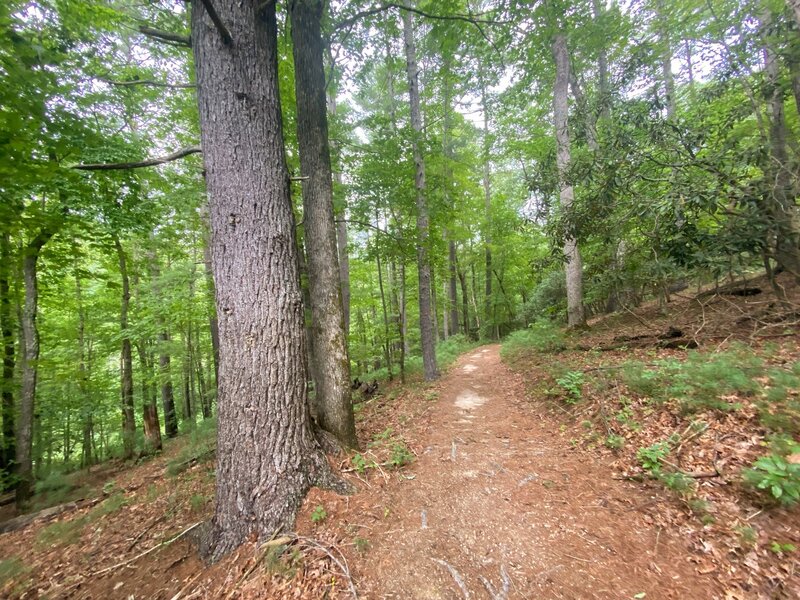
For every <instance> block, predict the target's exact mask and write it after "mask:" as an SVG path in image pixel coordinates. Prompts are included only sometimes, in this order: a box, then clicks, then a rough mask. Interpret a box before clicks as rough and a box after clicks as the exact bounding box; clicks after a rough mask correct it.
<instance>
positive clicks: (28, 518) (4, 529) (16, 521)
mask: <svg viewBox="0 0 800 600" xmlns="http://www.w3.org/2000/svg"><path fill="white" fill-rule="evenodd" d="M101 500H102V498H82V499H81V500H75V501H74V502H66V503H64V504H59V505H57V506H51V507H49V508H44V509H42V510H40V511H38V512H35V513H29V514H27V515H20V516H18V517H14V518H13V519H9V520H8V521H6V522H5V523H2V524H0V533H11V532H12V531H18V530H20V529H23V528H25V527H27V526H28V525H30V524H31V523H33V522H34V521H38V520H40V519H41V520H43V521H50V520H52V519H54V518H55V517H57V516H58V515H60V514H62V513H65V512H70V511H73V510H78V509H80V508H87V507H89V506H94V505H95V504H97V503H99V502H100V501H101Z"/></svg>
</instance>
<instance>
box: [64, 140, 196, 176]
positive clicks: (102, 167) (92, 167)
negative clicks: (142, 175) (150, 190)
mask: <svg viewBox="0 0 800 600" xmlns="http://www.w3.org/2000/svg"><path fill="white" fill-rule="evenodd" d="M198 152H202V149H201V148H200V146H190V147H188V148H183V149H181V150H178V151H177V152H173V153H172V154H167V155H166V156H159V157H157V158H148V159H147V160H143V161H139V162H123V163H93V164H86V165H75V166H74V167H72V168H73V169H78V170H80V171H119V170H125V169H141V168H143V167H155V166H157V165H163V164H164V163H168V162H172V161H174V160H179V159H181V158H183V157H185V156H189V155H190V154H197V153H198Z"/></svg>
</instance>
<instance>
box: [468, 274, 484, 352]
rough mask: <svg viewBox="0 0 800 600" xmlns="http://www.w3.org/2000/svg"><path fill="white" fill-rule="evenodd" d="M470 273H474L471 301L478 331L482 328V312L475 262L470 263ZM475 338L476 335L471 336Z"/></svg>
mask: <svg viewBox="0 0 800 600" xmlns="http://www.w3.org/2000/svg"><path fill="white" fill-rule="evenodd" d="M469 270H470V274H471V275H472V285H471V286H470V294H469V297H470V302H472V313H473V315H474V317H475V328H476V329H477V331H478V332H480V330H481V312H480V311H479V310H478V292H477V283H476V277H475V262H472V263H470V266H469ZM470 337H473V338H474V339H477V338H475V336H470Z"/></svg>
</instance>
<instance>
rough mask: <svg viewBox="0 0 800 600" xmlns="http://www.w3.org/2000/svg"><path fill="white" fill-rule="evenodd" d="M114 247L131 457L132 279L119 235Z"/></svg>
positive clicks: (125, 430) (125, 451)
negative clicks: (117, 263)
mask: <svg viewBox="0 0 800 600" xmlns="http://www.w3.org/2000/svg"><path fill="white" fill-rule="evenodd" d="M114 247H115V248H116V250H117V258H118V260H119V273H120V277H121V278H122V296H121V301H120V311H119V330H120V336H121V337H122V353H121V355H120V378H121V386H122V387H121V390H122V456H123V458H126V459H128V458H131V457H132V456H133V451H134V445H135V443H136V421H135V420H134V416H133V356H132V350H131V338H130V333H129V332H128V306H129V304H130V300H131V292H130V280H129V278H128V261H127V259H126V257H125V251H124V250H123V248H122V244H121V243H120V241H119V238H118V237H117V236H114Z"/></svg>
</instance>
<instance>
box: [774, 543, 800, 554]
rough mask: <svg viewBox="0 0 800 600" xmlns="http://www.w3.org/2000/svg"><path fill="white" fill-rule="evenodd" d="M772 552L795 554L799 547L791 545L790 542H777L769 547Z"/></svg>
mask: <svg viewBox="0 0 800 600" xmlns="http://www.w3.org/2000/svg"><path fill="white" fill-rule="evenodd" d="M769 549H770V552H773V553H774V554H789V553H790V552H795V551H796V550H797V546H795V545H794V544H791V543H789V542H784V543H781V542H776V541H774V540H773V541H772V542H771V543H770V545H769Z"/></svg>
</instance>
